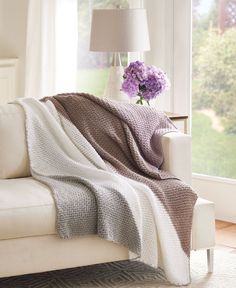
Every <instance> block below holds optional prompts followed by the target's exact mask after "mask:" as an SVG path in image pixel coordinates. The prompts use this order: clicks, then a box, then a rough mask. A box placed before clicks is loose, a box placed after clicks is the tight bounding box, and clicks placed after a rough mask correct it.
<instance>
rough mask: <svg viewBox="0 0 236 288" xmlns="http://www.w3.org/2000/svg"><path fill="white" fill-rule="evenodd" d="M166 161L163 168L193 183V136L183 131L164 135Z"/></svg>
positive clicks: (163, 145) (188, 182) (186, 181)
mask: <svg viewBox="0 0 236 288" xmlns="http://www.w3.org/2000/svg"><path fill="white" fill-rule="evenodd" d="M162 147H163V153H164V162H163V164H162V169H163V170H166V171H169V172H170V173H172V174H173V175H175V176H176V177H178V178H179V179H181V180H182V181H184V182H185V183H187V184H189V185H191V179H192V161H191V158H192V155H191V154H192V151H191V137H190V136H189V135H186V134H183V133H175V132H173V133H168V134H165V135H164V136H163V137H162Z"/></svg>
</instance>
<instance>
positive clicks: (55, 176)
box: [17, 93, 197, 285]
mask: <svg viewBox="0 0 236 288" xmlns="http://www.w3.org/2000/svg"><path fill="white" fill-rule="evenodd" d="M17 102H18V103H19V104H20V105H22V107H23V108H24V110H25V113H26V128H27V143H28V151H29V157H30V167H31V173H32V176H33V177H34V178H35V179H38V180H39V181H41V182H43V183H45V184H47V185H48V186H49V187H50V188H51V190H52V193H53V197H54V200H55V205H56V208H57V219H56V226H57V231H58V234H59V235H60V237H61V238H70V237H73V236H78V235H93V234H97V235H98V236H100V237H101V238H104V239H106V240H109V241H113V242H116V243H118V244H120V245H124V246H125V247H127V248H128V250H129V251H130V259H133V258H135V259H139V260H140V261H143V262H144V263H146V264H148V265H151V266H153V267H156V268H161V269H163V271H164V273H165V276H166V278H167V280H168V281H170V282H171V283H173V284H176V285H185V284H188V283H189V282H190V276H189V254H190V235H191V224H192V214H193V207H194V204H195V202H196V199H197V196H196V194H195V193H194V192H193V191H192V189H191V188H190V187H189V186H188V185H186V184H184V183H183V182H181V181H180V180H178V179H176V178H175V177H174V176H173V175H170V174H169V173H167V172H165V171H162V170H160V167H161V164H162V162H163V155H162V147H161V136H162V135H163V134H165V133H167V132H170V131H175V130H176V128H175V127H174V125H173V124H172V122H171V121H170V120H169V119H168V118H167V117H166V116H165V114H164V113H162V112H160V111H158V110H156V109H155V108H150V107H144V106H139V105H136V104H127V103H118V102H115V101H108V100H104V99H99V98H96V97H94V96H91V95H88V94H75V93H74V94H61V95H57V96H54V97H46V98H44V99H43V100H42V102H40V101H38V100H35V99H31V98H29V99H21V100H18V101H17Z"/></svg>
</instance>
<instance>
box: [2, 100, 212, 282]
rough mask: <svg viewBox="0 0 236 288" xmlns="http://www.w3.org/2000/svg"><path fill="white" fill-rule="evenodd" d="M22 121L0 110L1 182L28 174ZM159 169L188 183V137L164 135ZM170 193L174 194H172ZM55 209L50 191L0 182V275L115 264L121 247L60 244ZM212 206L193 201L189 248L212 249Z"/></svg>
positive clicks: (9, 109)
mask: <svg viewBox="0 0 236 288" xmlns="http://www.w3.org/2000/svg"><path fill="white" fill-rule="evenodd" d="M24 125H25V118H24V113H23V111H22V109H21V108H20V107H19V106H18V105H14V104H11V105H5V106H1V107H0V137H1V138H0V179H4V178H16V177H23V176H29V175H30V171H29V161H28V156H27V149H26V140H25V127H24ZM162 141H163V152H164V163H163V169H166V170H167V171H170V172H171V173H172V174H174V175H176V176H177V177H179V178H180V179H182V180H183V181H185V182H186V183H188V184H190V183H191V138H190V136H187V135H185V134H182V133H176V132H175V133H168V134H166V135H164V136H163V138H162ZM173 193H174V191H173ZM55 218H56V213H55V205H54V201H53V198H52V195H51V192H50V189H49V188H48V187H46V186H45V185H44V184H41V183H39V182H38V181H36V180H34V179H32V178H30V177H27V178H18V179H4V180H0V264H1V263H4V265H0V277H5V276H12V275H19V274H26V273H34V272H42V271H48V270H55V269H61V268H69V267H75V266H82V265H89V264H95V263H102V262H109V261H117V260H123V259H127V258H128V251H127V249H125V248H124V247H122V246H119V245H117V244H114V243H111V242H108V241H105V240H102V239H100V238H98V237H96V236H86V237H78V238H76V239H72V240H61V239H60V238H59V237H58V236H56V235H54V234H55V233H56V231H55ZM214 236H215V233H214V205H213V203H211V202H209V201H206V200H203V199H198V201H197V204H196V206H195V208H194V216H193V226H192V249H202V248H204V249H206V248H210V247H213V246H214Z"/></svg>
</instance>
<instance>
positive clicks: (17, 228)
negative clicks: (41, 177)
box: [0, 177, 56, 239]
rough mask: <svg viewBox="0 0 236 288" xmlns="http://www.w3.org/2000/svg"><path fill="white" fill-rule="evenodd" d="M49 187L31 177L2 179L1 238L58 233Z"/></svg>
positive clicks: (0, 198) (0, 185) (0, 195)
mask: <svg viewBox="0 0 236 288" xmlns="http://www.w3.org/2000/svg"><path fill="white" fill-rule="evenodd" d="M55 219H56V208H55V205H54V200H53V198H52V194H51V191H50V189H49V188H48V187H47V186H46V185H44V184H42V183H40V182H38V181H36V180H34V179H33V178H31V177H27V178H19V179H6V180H0V239H9V238H18V237H26V236H37V235H50V234H55V233H56V230H55Z"/></svg>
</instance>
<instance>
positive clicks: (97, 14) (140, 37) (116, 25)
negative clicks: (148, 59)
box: [90, 9, 150, 52]
mask: <svg viewBox="0 0 236 288" xmlns="http://www.w3.org/2000/svg"><path fill="white" fill-rule="evenodd" d="M90 50H91V51H105V52H136V51H147V50H150V42H149V34H148V24H147V16H146V10H145V9H95V10H93V17H92V25H91V38H90Z"/></svg>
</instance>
